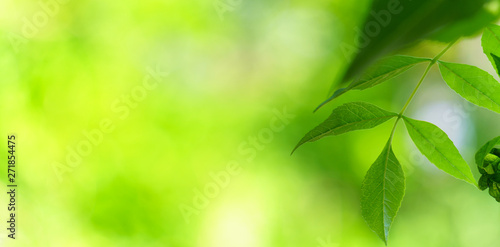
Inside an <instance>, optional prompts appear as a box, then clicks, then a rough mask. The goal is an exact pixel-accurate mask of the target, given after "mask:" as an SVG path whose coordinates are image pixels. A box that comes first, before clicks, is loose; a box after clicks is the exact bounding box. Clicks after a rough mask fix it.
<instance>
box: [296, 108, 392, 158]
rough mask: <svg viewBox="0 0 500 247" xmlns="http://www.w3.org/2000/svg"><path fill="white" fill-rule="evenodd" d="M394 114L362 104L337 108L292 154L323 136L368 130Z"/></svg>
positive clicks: (310, 132)
mask: <svg viewBox="0 0 500 247" xmlns="http://www.w3.org/2000/svg"><path fill="white" fill-rule="evenodd" d="M396 116H397V114H396V113H392V112H388V111H385V110H382V109H380V108H379V107H377V106H374V105H372V104H368V103H364V102H351V103H347V104H344V105H342V106H339V107H338V108H335V109H334V110H333V111H332V114H331V115H330V116H329V117H328V119H326V120H325V121H324V122H323V123H321V124H320V125H318V126H317V127H316V128H314V129H313V130H311V131H309V132H308V133H307V134H306V135H305V136H304V137H303V138H302V140H300V142H299V143H298V144H297V146H296V147H295V148H294V149H293V151H292V153H293V152H295V150H296V149H297V148H298V147H300V146H301V145H302V144H304V143H306V142H314V141H317V140H319V139H321V138H323V137H325V136H329V135H340V134H343V133H346V132H350V131H355V130H362V129H370V128H373V127H375V126H377V125H380V124H382V123H384V122H386V121H387V120H389V119H391V118H393V117H396Z"/></svg>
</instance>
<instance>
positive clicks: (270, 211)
mask: <svg viewBox="0 0 500 247" xmlns="http://www.w3.org/2000/svg"><path fill="white" fill-rule="evenodd" d="M368 2H369V1H366V0H363V1H340V0H333V1H321V0H320V1H288V0H272V1H264V0H254V1H248V0H241V1H227V2H224V1H218V0H213V1H212V0H210V1H199V0H198V1H180V0H177V1H171V0H146V1H132V2H130V1H90V0H83V1H72V0H68V1H65V2H63V1H62V2H61V3H59V2H55V1H54V0H53V1H52V2H51V1H49V0H42V1H41V3H45V5H47V4H48V5H49V7H47V6H45V7H44V6H42V4H40V2H38V1H29V0H21V1H13V0H3V1H1V2H0V13H1V14H0V33H1V36H2V39H0V44H1V46H0V54H1V55H0V78H1V90H0V102H1V106H2V107H1V108H0V129H1V133H2V135H1V136H2V138H5V145H2V146H1V147H0V151H1V152H2V153H3V154H2V155H4V154H5V155H6V153H7V149H6V148H7V147H6V142H7V140H6V136H7V134H11V133H14V134H16V135H17V152H16V155H17V156H18V158H17V161H18V165H17V179H18V180H17V181H18V184H19V188H18V195H17V196H18V198H17V203H18V208H17V215H18V218H17V223H18V225H17V226H18V232H17V239H16V240H12V239H9V238H7V231H6V230H5V229H6V227H7V223H6V220H7V210H6V209H7V199H8V198H7V194H6V193H5V192H2V191H3V190H4V189H3V188H5V191H6V190H7V188H6V186H5V185H6V183H7V175H6V172H7V171H6V170H7V169H6V165H5V167H3V168H0V171H1V172H0V181H1V184H0V208H2V210H1V211H0V212H1V214H0V229H1V230H0V232H1V235H0V246H61V247H67V246H76V247H80V246H82V247H83V246H180V247H183V246H196V247H246V246H248V247H256V246H259V247H267V246H269V247H271V246H272V247H274V246H300V247H304V246H311V247H316V246H322V247H326V246H339V247H341V246H360V247H361V246H382V245H383V243H382V241H380V240H379V239H378V238H377V236H376V235H375V234H373V233H372V232H371V231H370V229H369V228H368V227H367V226H366V224H365V223H364V222H363V219H362V218H361V214H360V207H359V191H360V184H361V181H362V179H363V176H364V174H365V173H366V171H367V169H368V167H369V166H370V165H371V164H372V162H373V161H374V160H375V159H376V157H377V156H378V154H379V152H380V151H381V150H382V148H383V145H384V143H385V142H386V140H387V137H388V135H389V132H390V128H391V123H392V121H391V122H390V123H385V124H384V125H382V126H380V127H378V128H377V129H374V130H368V131H360V132H357V133H350V134H346V135H342V136H337V137H330V138H327V139H324V140H322V141H320V142H317V143H312V144H307V145H305V146H304V147H302V148H301V149H299V150H298V151H297V152H296V153H295V154H294V155H293V156H290V151H291V150H292V148H293V147H294V145H295V144H296V143H297V141H298V140H299V139H300V138H301V137H302V135H303V134H305V133H306V132H307V131H308V130H309V129H311V128H312V127H314V126H316V125H317V124H318V123H320V122H321V121H322V120H324V118H326V116H327V115H328V113H329V111H331V109H332V108H333V107H335V106H337V105H339V104H341V103H344V102H347V101H352V100H361V101H367V102H371V103H374V104H377V105H379V106H380V107H383V108H385V109H387V110H391V111H399V110H400V109H401V107H402V105H403V104H404V102H405V100H406V99H407V98H408V96H409V94H410V93H411V90H412V89H413V87H414V86H415V84H416V82H417V77H419V75H420V74H421V69H422V67H416V68H415V69H413V70H411V72H409V73H408V74H406V75H405V76H402V77H398V78H397V79H395V80H392V81H391V82H388V83H385V84H383V85H380V86H378V87H376V88H373V89H370V90H366V91H363V92H359V91H356V92H351V93H349V94H347V95H345V97H342V98H340V99H339V100H337V101H335V102H333V104H331V105H329V106H327V107H325V109H322V110H321V111H319V112H318V113H316V114H312V110H313V109H314V107H316V106H317V104H318V103H320V102H321V101H322V100H323V99H325V97H326V96H327V93H328V90H329V89H330V86H331V82H332V81H333V80H334V78H336V76H337V75H338V73H340V72H341V70H342V69H344V68H345V65H346V59H345V58H344V56H343V54H342V53H341V51H340V49H339V48H338V47H339V44H341V42H345V41H350V40H352V39H353V38H354V35H355V32H354V31H353V30H352V27H353V26H355V25H357V24H359V23H361V22H362V17H361V16H362V14H363V13H365V12H366V11H367V6H368ZM50 3H52V4H53V5H50ZM224 3H230V4H231V5H229V7H228V6H227V5H224ZM47 9H49V10H51V11H48V12H47ZM44 16H45V17H46V18H44ZM441 48H442V45H441V44H436V43H425V44H422V45H419V46H418V47H417V48H415V49H412V50H409V51H406V52H407V53H411V54H417V55H420V56H433V55H435V54H436V53H437V52H439V50H440V49H441ZM444 59H447V60H449V61H455V62H457V61H463V62H467V63H470V64H475V65H478V66H480V67H482V68H484V69H486V70H488V71H490V72H494V71H493V69H492V68H491V66H490V65H489V64H488V61H487V59H486V57H485V56H483V55H482V54H481V48H480V43H479V42H478V40H477V39H475V40H471V41H464V42H462V43H460V45H458V46H456V47H455V48H454V49H452V50H451V51H450V52H449V53H448V54H447V55H446V56H445V58H444ZM145 81H146V82H149V83H150V84H156V85H157V87H155V88H154V89H147V88H146V89H145V88H144V85H146V84H144V83H145ZM133 94H135V95H136V96H130V95H133ZM137 95H139V96H141V97H139V98H140V100H136V99H138V98H137V97H138V96H137ZM129 97H130V98H131V99H128V98H129ZM128 101H130V102H128ZM120 107H121V108H120ZM277 111H278V112H281V113H282V114H285V113H283V111H286V112H287V113H288V114H291V115H294V117H293V118H291V119H289V121H288V120H286V119H285V120H280V119H279V118H277V117H276V112H277ZM408 115H410V116H412V117H416V118H420V119H424V120H428V121H432V122H434V123H436V124H438V125H439V126H441V127H443V128H444V129H445V130H446V131H447V132H448V134H449V135H450V137H451V138H452V139H453V140H454V141H455V142H456V144H457V146H458V147H459V149H460V150H461V152H462V154H463V155H464V156H465V158H466V160H467V161H469V164H471V166H472V167H473V170H474V172H475V175H477V171H476V169H475V168H474V164H473V155H474V151H475V150H477V149H478V147H479V146H480V145H482V144H483V143H484V142H486V141H487V140H489V139H491V138H493V137H495V136H497V135H499V134H500V128H499V127H498V120H500V119H499V117H498V116H495V114H493V113H491V112H488V111H486V110H484V109H479V108H475V107H471V106H470V104H467V103H465V102H464V101H463V100H461V99H460V98H459V97H458V96H456V95H455V93H454V92H452V91H451V90H449V88H447V86H446V85H445V84H444V83H443V82H442V81H441V78H440V76H439V75H438V73H437V71H436V70H433V71H432V72H431V74H430V77H429V78H428V79H427V80H426V82H425V84H424V86H423V87H422V88H421V91H420V92H419V94H418V95H417V97H416V99H415V100H414V102H413V104H412V105H411V107H410V108H409V110H408ZM103 121H104V122H105V124H106V123H107V124H108V125H110V126H108V127H109V128H107V130H108V131H107V133H104V132H103V129H102V127H101V125H102V122H103ZM277 127H279V128H277ZM273 128H274V130H273ZM96 131H98V132H99V133H102V140H100V138H98V137H99V134H95V133H96ZM92 133H94V138H97V141H96V140H94V141H95V143H94V144H91V145H90V146H88V145H87V146H86V147H84V146H81V145H85V144H82V143H90V142H91V140H89V138H88V137H87V136H89V135H90V136H92ZM254 138H256V140H257V141H255V139H254ZM90 139H92V138H90ZM252 140H253V141H252ZM252 142H254V143H253V144H252ZM255 142H257V143H255ZM2 143H3V142H2ZM79 145H80V146H81V147H80V146H79ZM79 147H80V148H81V149H82V150H83V149H85V148H87V149H85V150H86V152H87V151H88V153H85V154H84V155H82V154H80V156H81V160H80V161H78V159H76V161H75V162H73V163H72V165H70V164H69V163H68V162H67V160H66V158H67V157H68V155H69V156H71V155H74V153H73V152H77V151H75V150H77V149H78V148H79ZM89 147H90V149H91V150H88V149H89ZM394 149H395V152H396V155H397V156H398V157H399V159H400V162H401V163H402V165H403V166H404V167H405V171H406V175H407V183H408V185H407V192H406V196H405V199H404V201H403V205H402V208H401V210H400V212H399V214H398V217H397V218H396V222H395V224H394V225H393V228H392V231H391V236H390V245H391V246H405V247H411V246H418V247H420V246H495V245H496V243H498V242H499V241H500V235H499V234H498V233H499V229H498V222H499V220H500V211H499V206H498V204H497V203H496V202H495V201H494V200H492V199H491V198H490V197H489V196H488V195H487V193H485V192H483V193H481V192H480V191H479V190H477V189H476V188H474V187H473V186H470V185H469V184H466V183H464V182H462V181H459V180H456V179H454V178H452V177H450V176H448V175H447V174H445V173H443V172H441V171H440V170H437V169H436V168H434V167H433V166H432V165H431V164H429V163H428V162H427V161H426V160H425V159H424V158H423V157H422V156H421V155H420V154H419V153H418V151H417V150H416V148H415V147H414V146H413V144H411V142H410V140H409V139H408V137H407V134H406V133H405V130H404V128H403V127H402V126H400V128H398V132H397V136H396V139H395V147H394ZM73 158H74V157H73ZM2 160H4V163H3V164H5V160H6V159H2ZM228 164H229V166H231V165H232V166H234V167H237V168H238V169H239V170H238V172H237V173H234V175H230V177H229V179H230V181H223V182H227V183H224V184H223V185H224V186H222V188H221V186H218V187H217V188H218V189H217V190H215V191H214V188H213V185H214V183H215V182H216V181H215V180H214V176H213V174H220V173H221V172H223V173H224V174H226V173H227V174H229V171H230V170H231V169H228V167H227V166H228ZM234 167H233V168H234ZM211 186H212V187H211ZM207 187H209V188H208V190H209V191H210V190H211V189H212V191H210V196H211V197H212V198H208V196H207V198H206V200H204V199H203V198H202V199H200V198H199V197H200V193H201V194H202V197H205V196H206V195H204V194H206V192H205V190H207ZM193 200H194V201H198V203H201V204H204V205H203V207H196V205H193ZM207 201H208V202H207ZM186 208H189V210H188V211H189V212H190V213H192V214H186V211H184V214H183V213H182V212H183V211H182V209H184V210H186Z"/></svg>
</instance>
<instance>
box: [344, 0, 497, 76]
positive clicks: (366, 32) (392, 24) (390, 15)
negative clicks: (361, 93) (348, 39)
mask: <svg viewBox="0 0 500 247" xmlns="http://www.w3.org/2000/svg"><path fill="white" fill-rule="evenodd" d="M486 2H489V1H486V0H439V1H436V0H419V1H414V0H398V1H395V0H374V1H373V4H372V7H371V9H370V10H369V11H367V19H366V21H365V23H364V25H361V26H359V27H355V28H354V30H356V33H357V35H358V36H359V41H358V42H357V43H354V44H353V45H352V47H349V48H350V49H349V50H355V49H356V48H359V52H358V53H357V55H356V56H355V57H354V59H353V60H352V63H351V65H350V66H349V68H348V70H347V71H346V73H345V76H344V78H343V80H342V82H345V81H349V80H351V79H352V78H354V77H355V76H356V75H358V74H360V73H362V72H363V71H364V70H365V69H366V68H367V67H369V66H370V64H372V63H373V62H375V61H377V60H378V58H380V57H383V56H385V55H386V54H389V53H392V52H394V51H397V50H400V49H401V48H404V47H407V46H409V45H411V44H415V43H416V42H417V41H419V40H422V39H427V38H432V37H435V36H437V35H438V34H439V33H440V32H442V31H446V32H448V33H447V34H446V37H445V40H454V39H456V38H458V37H460V36H462V35H467V34H469V33H470V32H471V29H468V28H467V29H465V28H460V29H458V30H457V31H458V32H453V33H450V32H449V27H451V26H453V25H455V24H456V23H457V22H460V21H464V22H466V23H471V21H470V20H471V19H473V18H477V17H476V16H477V15H478V13H480V12H481V11H484V8H485V7H486V6H485V3H486ZM344 47H346V45H344Z"/></svg>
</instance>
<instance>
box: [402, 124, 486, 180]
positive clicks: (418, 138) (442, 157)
mask: <svg viewBox="0 0 500 247" xmlns="http://www.w3.org/2000/svg"><path fill="white" fill-rule="evenodd" d="M403 119H404V121H405V123H406V128H407V129H408V133H409V134H410V137H411V139H412V140H413V142H414V143H415V145H416V146H417V148H418V149H419V150H420V152H422V154H423V155H425V156H426V157H427V159H429V161H430V162H432V163H433V164H434V165H436V166H437V167H438V168H439V169H441V170H443V171H445V172H447V173H448V174H450V175H452V176H454V177H456V178H458V179H462V180H465V181H467V182H469V183H471V184H474V185H476V180H475V179H474V176H473V175H472V171H471V170H470V167H469V165H468V164H467V162H466V161H465V160H464V159H463V158H462V155H460V152H459V151H458V149H457V148H456V147H455V145H454V144H453V142H452V141H451V140H450V139H449V138H448V135H446V133H445V132H444V131H442V130H441V129H440V128H438V127H437V126H435V125H434V124H431V123H428V122H424V121H418V120H414V119H410V118H407V117H403Z"/></svg>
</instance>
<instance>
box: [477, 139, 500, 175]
mask: <svg viewBox="0 0 500 247" xmlns="http://www.w3.org/2000/svg"><path fill="white" fill-rule="evenodd" d="M497 145H500V136H499V137H496V138H494V139H493V140H491V141H489V142H487V143H486V144H484V146H482V147H481V148H480V149H479V150H478V151H477V152H476V164H477V166H478V167H480V168H482V167H483V164H484V158H485V157H486V155H488V154H489V153H490V151H491V150H492V149H493V148H494V147H495V146H497Z"/></svg>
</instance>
